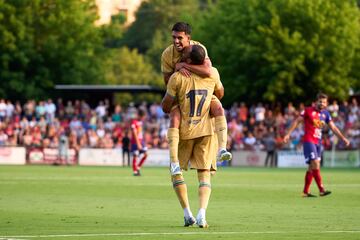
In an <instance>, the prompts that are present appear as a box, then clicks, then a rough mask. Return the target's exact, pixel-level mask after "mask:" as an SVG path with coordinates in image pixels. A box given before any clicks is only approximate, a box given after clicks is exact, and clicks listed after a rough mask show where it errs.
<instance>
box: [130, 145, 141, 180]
mask: <svg viewBox="0 0 360 240" xmlns="http://www.w3.org/2000/svg"><path fill="white" fill-rule="evenodd" d="M131 153H132V155H133V159H132V169H133V174H134V176H140V174H139V169H138V165H137V160H138V157H139V150H138V149H137V146H136V144H133V145H132V146H131Z"/></svg>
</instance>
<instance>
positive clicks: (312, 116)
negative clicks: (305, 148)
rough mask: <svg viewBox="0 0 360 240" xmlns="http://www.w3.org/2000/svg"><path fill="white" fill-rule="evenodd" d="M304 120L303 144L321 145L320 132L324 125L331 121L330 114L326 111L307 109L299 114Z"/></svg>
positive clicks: (313, 108)
mask: <svg viewBox="0 0 360 240" xmlns="http://www.w3.org/2000/svg"><path fill="white" fill-rule="evenodd" d="M301 116H302V117H303V118H304V132H305V134H304V142H308V143H313V144H316V145H320V144H321V135H322V133H321V131H322V129H323V128H324V126H325V124H328V123H329V122H330V121H331V116H330V113H329V112H328V111H327V110H321V111H319V110H317V109H316V108H315V107H307V108H305V110H304V111H302V112H301Z"/></svg>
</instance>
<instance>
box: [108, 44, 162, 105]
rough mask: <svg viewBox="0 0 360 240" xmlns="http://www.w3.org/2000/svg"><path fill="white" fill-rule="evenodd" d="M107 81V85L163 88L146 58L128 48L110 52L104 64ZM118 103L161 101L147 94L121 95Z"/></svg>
mask: <svg viewBox="0 0 360 240" xmlns="http://www.w3.org/2000/svg"><path fill="white" fill-rule="evenodd" d="M104 66H105V72H106V74H105V79H106V83H107V84H125V85H151V86H158V87H163V80H162V77H161V76H160V74H159V73H157V72H156V71H155V70H154V69H153V67H152V65H151V64H150V63H148V62H147V61H146V58H145V57H144V56H143V55H141V54H139V53H138V52H137V50H136V49H133V50H130V49H129V48H127V47H122V48H113V49H110V50H109V51H108V58H107V59H106V61H105V62H104ZM119 96H120V97H119V99H120V100H118V102H121V103H128V102H130V101H141V100H158V101H159V100H160V98H159V96H156V95H152V94H146V96H145V95H141V96H139V95H136V96H134V95H131V94H119Z"/></svg>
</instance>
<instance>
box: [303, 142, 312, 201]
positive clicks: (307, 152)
mask: <svg viewBox="0 0 360 240" xmlns="http://www.w3.org/2000/svg"><path fill="white" fill-rule="evenodd" d="M303 150H304V157H305V162H306V164H308V169H307V171H306V173H305V179H304V180H305V181H304V190H303V197H315V195H313V194H311V193H310V185H311V183H312V180H313V174H312V166H311V162H313V161H314V160H315V153H314V151H315V148H314V144H312V143H307V142H305V143H304V145H303Z"/></svg>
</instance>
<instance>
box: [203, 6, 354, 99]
mask: <svg viewBox="0 0 360 240" xmlns="http://www.w3.org/2000/svg"><path fill="white" fill-rule="evenodd" d="M359 20H360V19H359V9H358V8H357V5H356V2H355V1H343V0H333V1H328V0H313V1H308V0H290V1H283V0H274V1H267V0H244V1H236V0H228V1H219V2H218V3H217V4H216V5H215V6H214V7H213V8H212V9H211V11H209V13H208V14H207V15H206V16H205V17H204V18H203V21H201V23H200V26H199V28H200V29H201V38H200V39H201V40H202V41H203V43H204V44H205V45H206V46H207V48H208V51H209V53H210V57H211V59H212V62H213V64H214V65H215V66H217V67H218V68H219V70H220V74H221V76H222V81H223V83H224V85H225V89H226V94H225V100H226V102H227V103H231V102H233V101H236V100H239V99H247V100H248V101H252V100H256V101H259V100H267V101H275V100H277V101H283V102H285V101H289V100H291V101H304V100H306V99H308V98H311V99H312V98H313V97H314V95H315V94H316V93H317V92H318V91H324V92H326V93H328V94H329V95H330V96H331V97H336V98H339V99H344V98H345V97H347V95H348V91H349V88H350V84H351V77H350V76H349V73H350V71H351V68H352V63H353V60H354V56H355V52H356V50H357V49H359V31H360V28H359Z"/></svg>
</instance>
